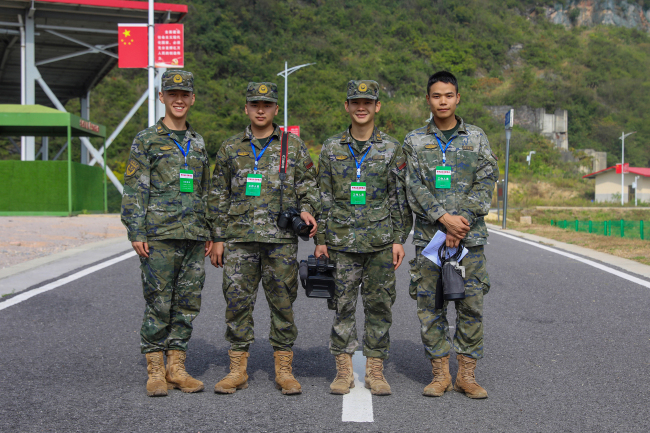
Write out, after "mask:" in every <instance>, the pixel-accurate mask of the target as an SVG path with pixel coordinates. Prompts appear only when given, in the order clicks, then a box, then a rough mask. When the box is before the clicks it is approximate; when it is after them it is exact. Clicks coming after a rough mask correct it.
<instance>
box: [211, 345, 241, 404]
mask: <svg viewBox="0 0 650 433" xmlns="http://www.w3.org/2000/svg"><path fill="white" fill-rule="evenodd" d="M248 355H249V354H248V352H238V351H235V350H229V351H228V356H230V373H228V375H227V376H226V377H224V378H223V379H221V381H220V382H219V383H217V384H216V385H215V386H214V392H216V393H217V394H232V393H234V392H235V391H237V390H238V389H246V388H248V373H246V368H247V367H248Z"/></svg>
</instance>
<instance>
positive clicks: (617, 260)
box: [485, 223, 650, 278]
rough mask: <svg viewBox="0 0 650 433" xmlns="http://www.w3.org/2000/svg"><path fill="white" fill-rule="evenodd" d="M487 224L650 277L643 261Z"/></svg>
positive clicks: (530, 239)
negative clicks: (639, 261)
mask: <svg viewBox="0 0 650 433" xmlns="http://www.w3.org/2000/svg"><path fill="white" fill-rule="evenodd" d="M485 225H486V226H487V227H488V228H489V229H490V230H494V231H499V232H502V233H506V234H509V235H512V236H517V237H520V238H522V239H526V240H529V241H532V242H539V243H541V244H544V245H549V246H552V247H555V248H559V249H562V250H565V251H568V252H571V253H574V254H580V255H581V256H585V257H589V258H590V259H594V260H598V261H600V262H603V263H607V264H608V265H610V266H616V267H617V268H620V269H623V270H625V271H627V272H631V273H633V274H637V275H640V276H642V277H645V278H650V266H648V265H644V264H643V263H638V262H635V261H633V260H629V259H624V258H622V257H617V256H614V255H611V254H607V253H601V252H600V251H595V250H592V249H590V248H585V247H580V246H578V245H572V244H567V243H565V242H560V241H556V240H555V239H549V238H544V237H542V236H537V235H531V234H529V233H523V232H520V231H517V230H509V229H506V230H504V229H502V228H501V227H499V226H495V225H494V224H488V223H486V224H485Z"/></svg>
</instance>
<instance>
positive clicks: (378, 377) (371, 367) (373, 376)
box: [366, 358, 391, 395]
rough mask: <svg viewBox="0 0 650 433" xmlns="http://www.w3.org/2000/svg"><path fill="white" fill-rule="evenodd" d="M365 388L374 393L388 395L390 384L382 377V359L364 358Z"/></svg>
mask: <svg viewBox="0 0 650 433" xmlns="http://www.w3.org/2000/svg"><path fill="white" fill-rule="evenodd" d="M366 388H368V389H369V390H370V392H371V393H372V394H374V395H390V394H391V392H390V385H389V384H388V382H386V378H385V377H384V360H383V359H381V358H368V359H367V360H366Z"/></svg>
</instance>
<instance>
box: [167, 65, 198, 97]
mask: <svg viewBox="0 0 650 433" xmlns="http://www.w3.org/2000/svg"><path fill="white" fill-rule="evenodd" d="M160 87H161V88H162V90H187V91H188V92H194V75H192V73H191V72H189V71H181V70H178V69H173V70H169V71H165V73H164V74H163V76H162V79H161V86H160Z"/></svg>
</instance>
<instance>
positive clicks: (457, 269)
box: [435, 242, 465, 310]
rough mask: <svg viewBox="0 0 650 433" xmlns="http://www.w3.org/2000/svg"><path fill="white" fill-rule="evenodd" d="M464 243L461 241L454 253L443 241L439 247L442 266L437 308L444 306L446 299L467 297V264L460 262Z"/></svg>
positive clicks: (437, 292)
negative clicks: (451, 252)
mask: <svg viewBox="0 0 650 433" xmlns="http://www.w3.org/2000/svg"><path fill="white" fill-rule="evenodd" d="M463 248H464V245H463V243H462V242H461V243H460V245H458V248H457V249H456V252H455V253H454V254H450V250H449V248H447V246H446V245H445V243H443V244H442V245H440V248H439V249H438V260H440V265H441V268H442V271H441V273H440V274H441V275H440V278H438V284H437V286H436V301H435V302H436V305H435V308H436V310H439V309H440V308H442V307H443V306H444V301H458V300H461V299H465V266H461V264H460V263H459V261H458V260H459V259H460V256H461V255H462V252H463Z"/></svg>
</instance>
